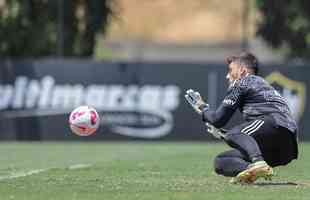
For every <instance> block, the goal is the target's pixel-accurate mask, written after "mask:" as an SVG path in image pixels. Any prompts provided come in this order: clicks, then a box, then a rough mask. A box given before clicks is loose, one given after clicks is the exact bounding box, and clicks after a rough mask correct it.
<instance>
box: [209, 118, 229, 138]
mask: <svg viewBox="0 0 310 200" xmlns="http://www.w3.org/2000/svg"><path fill="white" fill-rule="evenodd" d="M206 126H207V127H208V128H207V131H208V132H209V133H210V134H211V135H213V137H215V138H217V139H225V138H226V135H225V133H226V130H225V129H222V128H221V129H218V128H216V127H215V126H213V125H212V124H210V123H208V122H207V123H206Z"/></svg>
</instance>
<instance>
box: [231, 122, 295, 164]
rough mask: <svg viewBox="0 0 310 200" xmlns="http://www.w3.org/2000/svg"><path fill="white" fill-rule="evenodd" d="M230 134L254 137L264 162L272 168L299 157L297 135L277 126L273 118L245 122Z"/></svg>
mask: <svg viewBox="0 0 310 200" xmlns="http://www.w3.org/2000/svg"><path fill="white" fill-rule="evenodd" d="M229 132H230V133H233V132H236V133H240V132H242V133H244V134H248V135H250V136H252V137H253V138H254V139H255V140H256V142H257V143H258V146H259V148H260V150H261V152H262V156H263V158H264V160H265V161H266V162H267V163H268V164H269V165H270V166H272V167H275V166H279V165H286V164H288V163H289V162H291V161H292V160H293V159H297V157H298V146H297V139H296V136H295V134H294V133H292V132H290V131H289V130H288V129H286V128H284V127H280V126H277V125H276V124H275V122H274V120H273V118H272V117H269V116H264V117H261V118H259V119H257V120H253V121H250V122H245V123H243V124H241V125H239V126H236V127H234V128H233V129H231V130H230V131H229Z"/></svg>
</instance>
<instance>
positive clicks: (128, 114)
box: [0, 76, 180, 138]
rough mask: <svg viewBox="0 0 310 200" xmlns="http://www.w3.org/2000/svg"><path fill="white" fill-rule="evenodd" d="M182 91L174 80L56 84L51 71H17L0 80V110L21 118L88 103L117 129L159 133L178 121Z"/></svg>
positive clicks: (155, 135)
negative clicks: (9, 80)
mask: <svg viewBox="0 0 310 200" xmlns="http://www.w3.org/2000/svg"><path fill="white" fill-rule="evenodd" d="M179 94H180V89H179V87H178V86H176V85H164V86H163V85H118V84H109V85H104V84H89V85H82V84H79V83H77V84H68V83H64V84H56V81H55V79H54V78H53V77H52V76H44V77H42V78H41V79H40V80H36V79H29V78H28V77H26V76H18V77H16V79H15V81H14V83H13V84H4V85H0V111H1V116H2V117H4V118H22V117H35V116H51V115H64V114H68V113H69V112H71V111H72V110H73V109H74V108H76V107H78V106H80V105H89V106H93V107H94V108H96V110H97V111H98V112H99V113H100V115H101V118H102V120H101V121H102V125H104V126H105V127H108V128H109V129H110V130H111V131H112V132H113V133H117V134H121V135H126V136H132V137H141V138H158V137H162V136H164V135H166V134H168V133H169V132H170V131H171V129H172V128H173V126H174V122H173V115H172V112H173V111H174V110H175V109H177V107H178V106H179V103H180V102H179ZM66 122H67V121H66ZM64 125H67V124H65V123H64Z"/></svg>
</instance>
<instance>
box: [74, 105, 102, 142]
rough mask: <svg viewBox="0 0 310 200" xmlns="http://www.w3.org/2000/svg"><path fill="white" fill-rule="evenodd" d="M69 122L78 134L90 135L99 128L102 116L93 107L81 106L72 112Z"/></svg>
mask: <svg viewBox="0 0 310 200" xmlns="http://www.w3.org/2000/svg"><path fill="white" fill-rule="evenodd" d="M69 124H70V128H71V130H72V132H73V133H75V134H76V135H78V136H89V135H92V134H94V133H95V131H96V130H97V129H98V127H99V124H100V118H99V115H98V113H97V111H96V110H95V109H94V108H93V107H90V106H79V107H77V108H76V109H74V110H73V111H72V112H71V113H70V117H69Z"/></svg>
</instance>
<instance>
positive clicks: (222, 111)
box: [202, 104, 235, 128]
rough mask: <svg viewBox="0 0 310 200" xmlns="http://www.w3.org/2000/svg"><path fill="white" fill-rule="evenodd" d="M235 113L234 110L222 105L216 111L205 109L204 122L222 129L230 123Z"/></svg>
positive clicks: (203, 113)
mask: <svg viewBox="0 0 310 200" xmlns="http://www.w3.org/2000/svg"><path fill="white" fill-rule="evenodd" d="M234 112H235V110H234V109H232V108H230V107H228V106H225V105H223V104H221V106H220V107H219V108H218V109H217V110H216V111H212V110H209V109H204V110H203V111H202V120H203V121H204V122H208V123H210V124H212V125H213V126H215V127H216V128H221V127H223V126H224V125H225V124H226V123H227V122H228V120H229V119H230V118H231V116H232V115H233V114H234Z"/></svg>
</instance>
